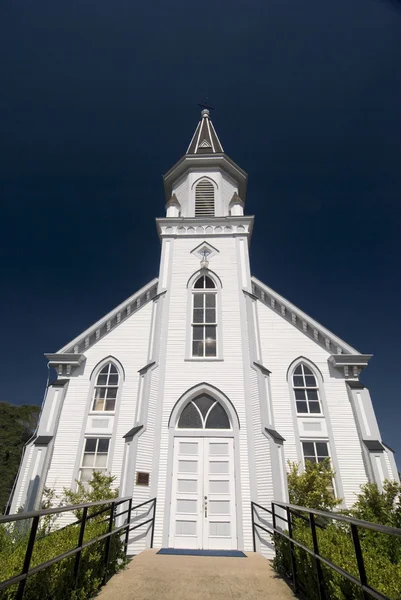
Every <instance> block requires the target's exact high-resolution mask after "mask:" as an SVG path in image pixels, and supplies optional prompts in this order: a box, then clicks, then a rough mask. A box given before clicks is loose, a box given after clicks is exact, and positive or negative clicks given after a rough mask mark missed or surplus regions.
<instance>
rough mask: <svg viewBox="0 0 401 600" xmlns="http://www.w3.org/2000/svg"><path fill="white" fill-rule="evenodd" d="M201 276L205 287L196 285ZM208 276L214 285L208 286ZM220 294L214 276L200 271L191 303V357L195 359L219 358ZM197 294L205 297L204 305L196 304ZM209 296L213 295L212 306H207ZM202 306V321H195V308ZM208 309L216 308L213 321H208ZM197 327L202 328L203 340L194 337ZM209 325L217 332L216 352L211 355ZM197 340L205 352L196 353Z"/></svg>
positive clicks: (192, 288)
mask: <svg viewBox="0 0 401 600" xmlns="http://www.w3.org/2000/svg"><path fill="white" fill-rule="evenodd" d="M200 278H204V285H203V287H198V288H197V287H195V286H196V283H197V282H198V281H199V279H200ZM206 278H208V279H210V281H211V282H212V283H213V287H206ZM218 295H219V288H218V286H217V284H216V281H215V280H214V278H213V277H211V276H210V275H209V273H200V274H199V275H198V277H196V279H195V280H194V281H193V282H192V287H191V303H190V358H191V359H193V360H216V359H218V356H219V315H218V303H219V299H218ZM195 296H198V297H199V296H202V297H203V303H202V304H203V305H202V307H197V306H195ZM208 296H213V298H214V306H211V307H208V306H207V297H208ZM200 308H201V309H202V312H203V316H202V321H201V322H196V321H195V310H199V309H200ZM208 309H210V310H214V317H215V318H214V321H213V322H212V321H210V322H208V321H207V317H206V313H207V310H208ZM195 327H201V328H202V340H195V339H194V333H195ZM207 327H213V328H214V333H215V335H214V341H215V352H214V354H209V355H208V354H206V339H207V338H206V331H207ZM196 341H201V342H202V350H203V354H195V353H194V343H195V342H196Z"/></svg>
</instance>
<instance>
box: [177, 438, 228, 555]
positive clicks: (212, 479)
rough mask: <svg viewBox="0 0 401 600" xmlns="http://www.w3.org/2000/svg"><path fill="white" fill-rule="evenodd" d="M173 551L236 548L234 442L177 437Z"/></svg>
mask: <svg viewBox="0 0 401 600" xmlns="http://www.w3.org/2000/svg"><path fill="white" fill-rule="evenodd" d="M171 500H172V502H171V520H170V536H169V546H170V547H173V548H191V549H198V548H203V549H221V550H227V549H228V550H232V549H236V548H237V531H236V513H235V508H236V507H235V483H234V440H233V439H232V438H207V437H206V438H195V437H191V438H179V437H176V438H174V467H173V485H172V497H171Z"/></svg>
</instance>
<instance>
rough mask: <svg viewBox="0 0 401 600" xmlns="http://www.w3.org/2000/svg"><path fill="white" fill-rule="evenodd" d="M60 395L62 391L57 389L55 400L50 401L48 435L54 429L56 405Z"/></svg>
mask: <svg viewBox="0 0 401 600" xmlns="http://www.w3.org/2000/svg"><path fill="white" fill-rule="evenodd" d="M59 394H60V389H56V390H55V392H54V396H53V398H52V399H51V400H50V413H49V417H48V419H47V426H46V433H48V432H49V431H50V430H51V428H52V425H53V420H54V413H55V411H56V404H57V400H58V397H59Z"/></svg>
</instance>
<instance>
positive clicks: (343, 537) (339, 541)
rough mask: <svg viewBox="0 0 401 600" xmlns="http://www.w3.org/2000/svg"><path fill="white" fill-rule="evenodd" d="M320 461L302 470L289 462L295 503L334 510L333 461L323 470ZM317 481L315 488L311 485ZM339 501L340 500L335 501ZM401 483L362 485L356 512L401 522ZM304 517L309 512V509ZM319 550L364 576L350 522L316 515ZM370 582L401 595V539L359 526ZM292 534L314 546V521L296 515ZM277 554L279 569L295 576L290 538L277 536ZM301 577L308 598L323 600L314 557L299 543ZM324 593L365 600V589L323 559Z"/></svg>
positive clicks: (338, 599)
mask: <svg viewBox="0 0 401 600" xmlns="http://www.w3.org/2000/svg"><path fill="white" fill-rule="evenodd" d="M319 470H320V467H319V465H312V464H311V463H310V464H309V465H308V463H307V465H306V469H305V471H304V472H303V473H301V474H299V471H298V466H297V465H295V466H294V465H293V464H291V465H290V473H289V476H288V483H289V495H290V499H291V502H292V503H294V504H295V499H296V503H297V504H298V505H301V506H305V507H308V508H315V509H320V510H330V509H332V508H334V507H335V506H336V505H338V504H339V502H338V501H336V500H335V499H333V497H332V496H331V497H330V495H326V494H325V493H324V490H327V489H328V488H327V481H328V477H330V478H331V479H332V478H333V477H334V472H333V471H332V470H331V468H330V466H329V465H326V466H325V468H324V469H323V470H321V476H319ZM312 485H313V486H314V488H311V487H310V486H312ZM333 502H335V504H333ZM400 502H401V486H400V485H399V484H398V483H395V482H385V483H384V485H383V491H382V492H380V490H378V488H377V486H376V485H375V484H367V485H365V486H362V488H361V492H360V494H359V495H358V497H357V499H356V502H355V504H354V506H353V508H352V509H351V510H350V511H347V514H350V515H351V516H353V517H355V518H358V519H363V520H366V521H372V522H376V523H382V524H383V525H391V526H394V527H400V524H401V522H400V521H401V519H400V517H401V511H400ZM304 516H307V514H306V513H305V515H304ZM316 523H317V525H318V527H317V530H316V531H317V538H318V546H319V553H320V554H321V556H322V557H324V558H326V559H328V560H330V561H331V562H332V563H334V564H335V565H337V566H339V567H341V568H342V569H344V570H345V571H347V572H348V573H350V574H351V575H353V576H354V577H356V578H357V579H359V573H358V567H357V562H356V556H355V550H354V546H353V543H352V537H351V533H350V529H349V526H348V525H347V524H345V523H341V522H339V521H337V522H336V521H334V520H328V519H323V520H322V519H318V518H316ZM358 533H359V538H360V541H361V547H362V553H363V558H364V564H365V570H366V574H367V578H368V584H369V585H370V586H371V587H372V588H374V589H376V590H378V591H379V592H381V593H382V594H384V595H386V596H388V597H389V598H391V600H401V539H400V538H396V537H394V536H389V535H386V534H381V533H377V532H374V531H371V530H367V529H363V528H362V527H360V528H358ZM293 537H294V539H295V540H297V541H299V542H301V543H302V544H303V545H305V546H306V547H308V548H310V549H313V544H312V536H311V531H310V527H309V524H308V523H307V522H306V521H304V520H302V519H301V518H300V517H294V518H293ZM275 548H276V557H275V560H274V567H275V569H276V571H277V572H278V573H280V574H281V575H284V576H286V577H289V578H292V565H291V554H290V545H289V542H288V541H287V540H286V539H285V538H283V537H281V536H280V535H277V534H276V536H275ZM294 555H295V562H296V572H297V580H298V582H299V584H300V587H301V589H303V591H304V593H305V595H306V597H307V598H308V599H309V600H318V599H319V592H318V580H317V571H316V564H315V560H314V558H313V557H312V556H311V555H310V554H308V553H307V552H305V551H304V550H302V549H301V548H299V547H296V546H295V547H294ZM322 572H323V587H324V595H325V597H326V598H328V599H330V600H331V599H333V600H354V599H355V600H360V598H361V591H360V589H359V588H358V587H357V586H355V585H354V584H352V583H351V582H349V581H348V580H347V579H346V578H345V577H343V576H342V575H340V574H339V573H337V572H335V571H334V570H332V569H330V568H328V567H326V566H324V565H323V564H322Z"/></svg>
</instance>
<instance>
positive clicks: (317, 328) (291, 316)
mask: <svg viewBox="0 0 401 600" xmlns="http://www.w3.org/2000/svg"><path fill="white" fill-rule="evenodd" d="M252 293H253V295H254V296H256V297H257V299H258V300H260V301H261V302H262V303H263V304H265V305H266V306H268V307H269V308H270V309H271V310H273V311H274V312H275V313H276V314H278V315H280V316H281V317H282V318H283V319H285V320H286V321H288V323H291V324H292V325H293V327H296V328H297V329H298V330H299V331H302V333H303V334H304V335H306V336H307V337H309V338H310V339H311V340H314V341H315V342H316V343H317V344H319V346H321V347H322V348H324V349H325V350H327V351H328V352H330V353H332V354H333V353H336V354H338V355H341V354H357V355H358V356H369V358H370V357H371V355H370V354H366V355H363V354H361V355H360V354H359V352H358V351H357V350H355V348H353V347H352V346H350V345H349V344H347V343H346V342H344V340H342V339H340V338H339V337H337V336H336V335H334V333H332V332H331V331H329V330H328V329H326V328H325V327H323V325H320V323H318V322H317V321H315V320H314V319H312V318H311V317H309V316H308V315H307V314H306V313H304V312H303V311H302V310H300V309H299V308H297V307H296V306H295V305H294V304H292V303H291V302H289V301H288V300H286V299H285V298H283V297H282V296H280V294H277V293H276V292H275V291H274V290H272V289H271V288H269V287H268V286H267V285H265V284H264V283H262V282H261V281H259V279H256V277H252Z"/></svg>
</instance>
